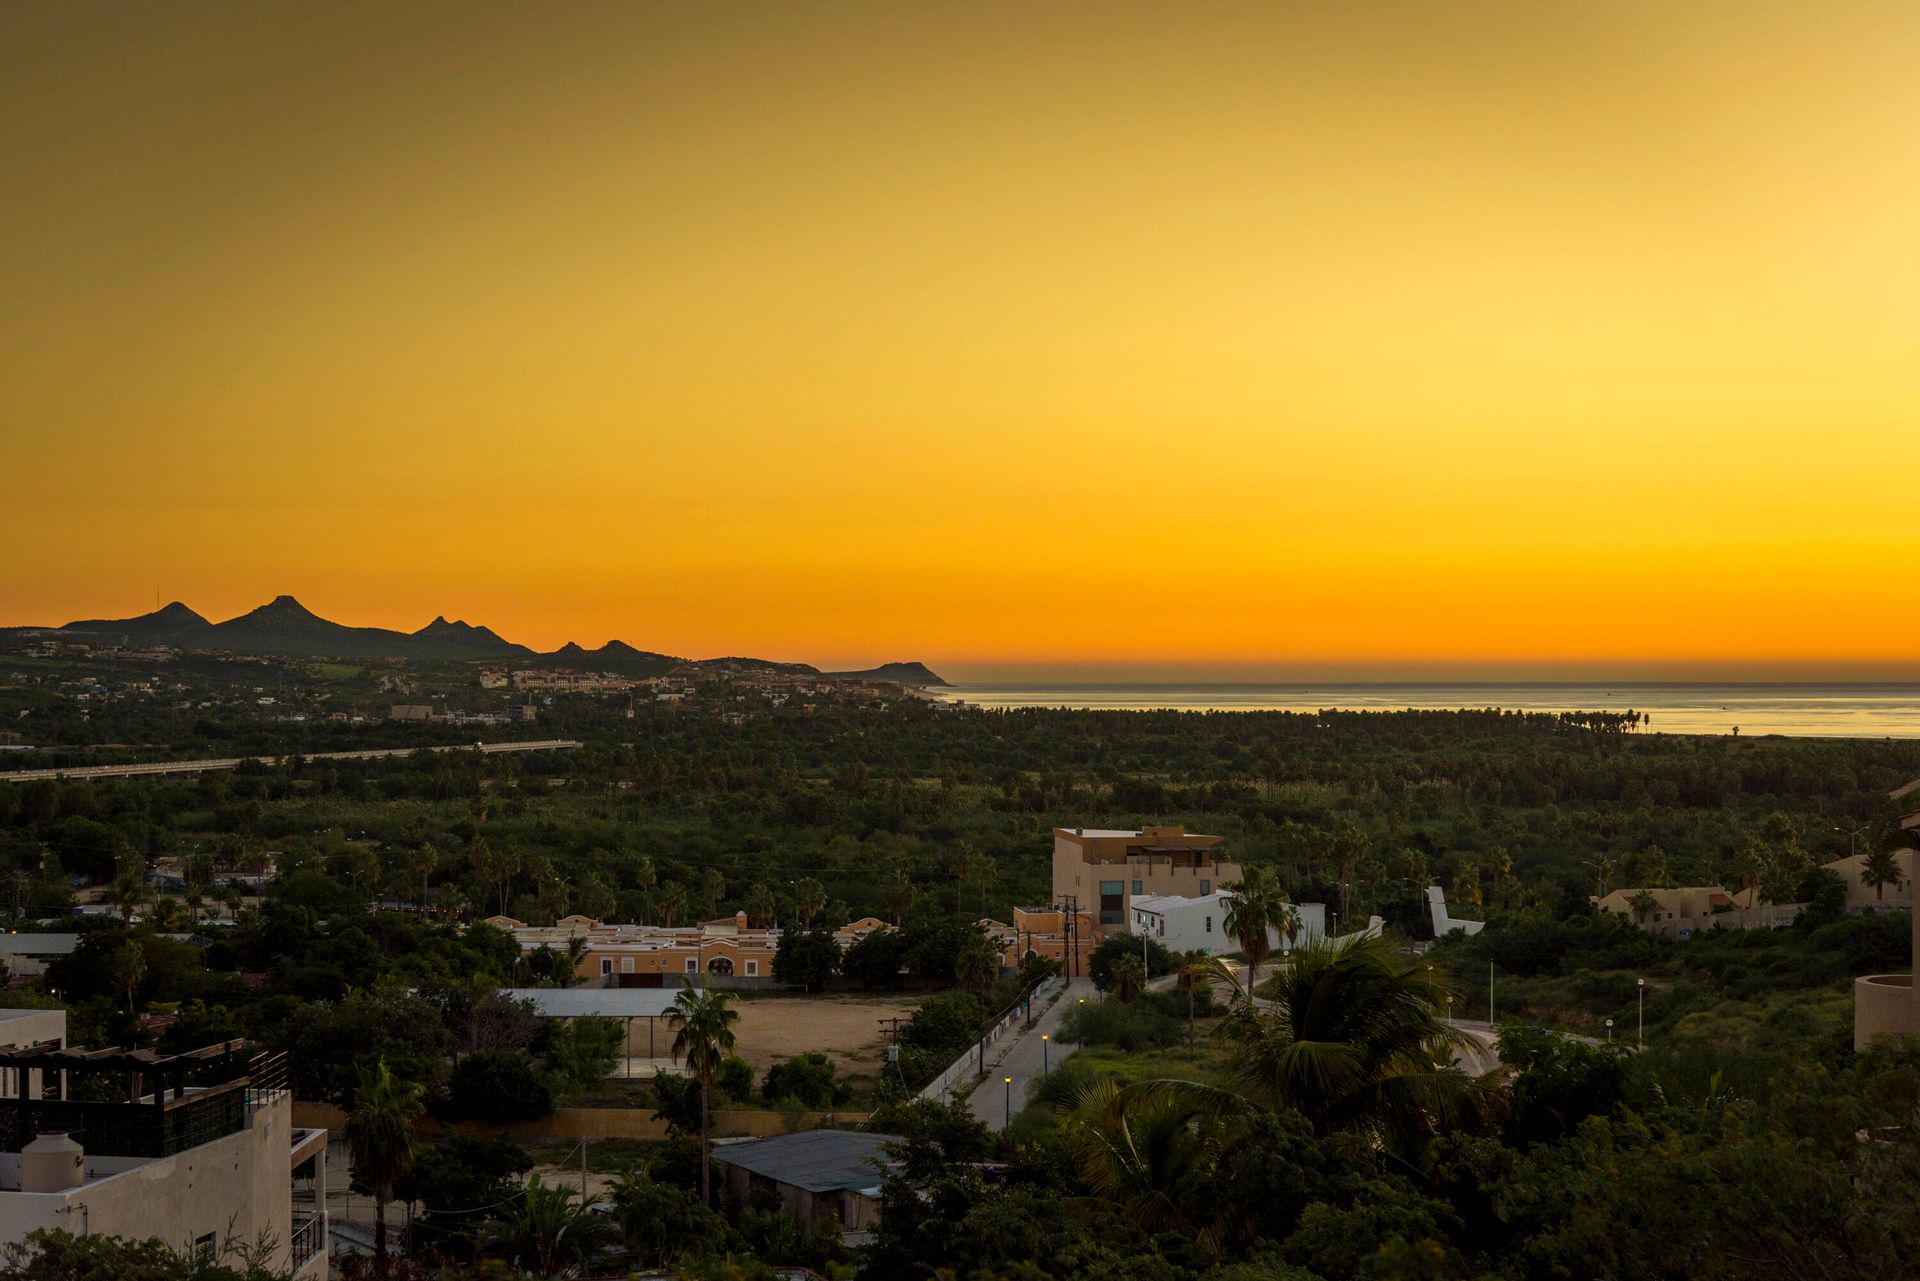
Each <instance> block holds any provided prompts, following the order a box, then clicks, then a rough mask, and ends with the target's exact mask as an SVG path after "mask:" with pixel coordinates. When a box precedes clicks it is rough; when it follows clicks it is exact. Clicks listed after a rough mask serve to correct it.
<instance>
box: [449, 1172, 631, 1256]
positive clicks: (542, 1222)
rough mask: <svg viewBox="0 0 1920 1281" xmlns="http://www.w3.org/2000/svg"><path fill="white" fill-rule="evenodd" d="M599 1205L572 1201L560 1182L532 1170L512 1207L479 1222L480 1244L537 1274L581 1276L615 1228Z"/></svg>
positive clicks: (592, 1201) (610, 1240) (608, 1242)
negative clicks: (549, 1181) (546, 1179)
mask: <svg viewBox="0 0 1920 1281" xmlns="http://www.w3.org/2000/svg"><path fill="white" fill-rule="evenodd" d="M598 1205H599V1198H598V1197H592V1196H589V1197H584V1198H582V1199H580V1200H578V1201H576V1200H575V1199H574V1194H573V1193H572V1192H570V1191H568V1190H567V1189H566V1188H565V1187H564V1186H562V1185H560V1184H557V1183H556V1184H552V1185H548V1184H546V1183H543V1182H541V1180H540V1176H539V1175H537V1174H536V1175H534V1176H533V1177H532V1178H531V1179H529V1180H527V1186H526V1190H525V1191H524V1192H523V1193H522V1195H521V1197H520V1203H519V1204H518V1205H517V1206H515V1207H514V1208H513V1210H512V1211H510V1212H509V1213H507V1214H503V1215H499V1216H497V1217H495V1218H492V1219H489V1220H487V1221H486V1222H485V1223H483V1224H481V1225H480V1248H481V1250H482V1251H483V1252H485V1253H487V1254H491V1255H496V1256H498V1257H500V1258H504V1259H505V1260H506V1261H507V1262H508V1263H510V1264H512V1265H513V1266H514V1267H516V1268H520V1269H523V1270H525V1271H526V1272H529V1273H531V1274H532V1275H534V1276H536V1277H541V1278H546V1277H555V1276H562V1275H567V1274H569V1273H577V1274H579V1275H585V1274H586V1272H587V1271H588V1269H589V1268H591V1266H592V1264H593V1259H594V1256H595V1255H597V1254H599V1253H600V1251H601V1250H603V1249H604V1248H606V1247H607V1246H609V1245H611V1244H613V1241H614V1239H615V1237H616V1236H617V1235H618V1233H619V1228H618V1227H616V1226H615V1224H614V1222H613V1220H612V1219H610V1218H608V1217H607V1216H606V1215H604V1214H601V1213H600V1212H599V1210H598V1209H597V1208H596V1207H597V1206H598Z"/></svg>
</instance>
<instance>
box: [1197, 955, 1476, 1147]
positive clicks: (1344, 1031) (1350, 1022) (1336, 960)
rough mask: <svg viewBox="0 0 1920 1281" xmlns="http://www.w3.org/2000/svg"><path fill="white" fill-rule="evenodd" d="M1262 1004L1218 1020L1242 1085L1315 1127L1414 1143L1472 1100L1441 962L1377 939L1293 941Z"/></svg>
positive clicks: (1238, 1005)
mask: <svg viewBox="0 0 1920 1281" xmlns="http://www.w3.org/2000/svg"><path fill="white" fill-rule="evenodd" d="M1275 985H1276V986H1277V988H1278V991H1277V992H1276V993H1275V995H1274V996H1273V998H1272V1000H1271V1002H1270V1003H1269V1004H1268V1005H1267V1006H1266V1007H1264V1008H1256V1007H1255V1006H1254V1005H1253V1004H1252V1003H1251V1002H1238V1003H1236V1005H1235V1008H1234V1010H1233V1011H1232V1012H1231V1013H1230V1014H1229V1015H1228V1016H1227V1019H1226V1022H1225V1023H1224V1024H1223V1025H1222V1028H1221V1031H1222V1034H1223V1035H1224V1036H1225V1037H1226V1038H1227V1040H1228V1041H1229V1042H1230V1043H1231V1044H1232V1045H1233V1047H1234V1052H1233V1066H1234V1070H1235V1074H1236V1076H1237V1077H1238V1079H1239V1083H1240V1086H1241V1088H1242V1089H1243V1090H1244V1091H1245V1092H1246V1094H1247V1095H1248V1096H1249V1097H1251V1098H1252V1099H1254V1100H1255V1101H1256V1102H1259V1103H1262V1104H1264V1105H1266V1106H1268V1107H1273V1108H1293V1109H1295V1110H1297V1111H1299V1112H1300V1113H1301V1114H1302V1115H1304V1116H1305V1117H1306V1118H1307V1119H1308V1121H1310V1122H1311V1123H1312V1124H1313V1126H1314V1128H1315V1130H1317V1131H1318V1132H1320V1133H1322V1134H1329V1133H1334V1132H1337V1131H1354V1132H1359V1133H1364V1134H1367V1135H1369V1136H1370V1137H1372V1138H1374V1139H1376V1140H1379V1141H1382V1142H1389V1143H1391V1142H1414V1141H1417V1140H1419V1139H1421V1138H1423V1137H1425V1136H1427V1135H1429V1134H1430V1133H1431V1132H1432V1129H1433V1126H1434V1124H1435V1122H1436V1121H1438V1120H1441V1119H1444V1118H1446V1117H1448V1116H1451V1115H1453V1114H1454V1113H1455V1112H1457V1111H1458V1110H1459V1109H1461V1108H1462V1107H1464V1106H1465V1105H1466V1104H1467V1103H1468V1102H1469V1101H1470V1096H1471V1091H1472V1089H1473V1082H1472V1080H1471V1078H1469V1077H1467V1076H1466V1075H1465V1074H1464V1073H1462V1072H1461V1071H1460V1070H1459V1069H1458V1068H1456V1067H1454V1066H1453V1065H1452V1062H1451V1059H1452V1050H1453V1047H1454V1046H1456V1045H1458V1044H1459V1043H1460V1042H1461V1040H1462V1037H1461V1034H1460V1033H1459V1032H1458V1031H1457V1030H1456V1029H1455V1028H1453V1027H1452V1026H1451V1025H1450V1024H1449V1023H1448V1022H1447V1019H1446V1009H1447V996H1448V988H1447V975H1446V972H1445V971H1443V970H1440V969H1437V968H1435V967H1434V966H1432V965H1429V964H1427V963H1426V962H1424V961H1421V960H1418V959H1415V958H1410V957H1407V956H1404V955H1402V954H1401V953H1399V952H1398V951H1396V950H1395V949H1394V947H1393V946H1392V945H1391V944H1389V943H1387V942H1386V941H1385V940H1384V939H1380V938H1370V937H1364V936H1363V937H1357V938H1351V939H1348V940H1346V941H1344V942H1339V943H1329V942H1318V943H1313V944H1310V945H1309V946H1307V947H1305V948H1303V949H1301V950H1299V951H1296V952H1295V953H1294V955H1293V963H1292V964H1291V965H1289V966H1288V967H1287V968H1286V969H1284V970H1282V971H1281V972H1280V976H1279V977H1278V978H1277V979H1276V980H1275Z"/></svg>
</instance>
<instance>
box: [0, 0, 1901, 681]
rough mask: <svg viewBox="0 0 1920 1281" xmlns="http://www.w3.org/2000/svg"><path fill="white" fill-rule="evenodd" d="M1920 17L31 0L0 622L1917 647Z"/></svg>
mask: <svg viewBox="0 0 1920 1281" xmlns="http://www.w3.org/2000/svg"><path fill="white" fill-rule="evenodd" d="M1917 66H1920V5H1915V4H1913V3H1911V0H1887V2H1885V3H1847V2H1845V0H1840V2H1837V3H1832V4H1820V5H1808V4H1804V3H1766V2H1761V0H1741V2H1740V3H1703V2H1695V3H1686V4H1674V3H1671V0H1662V2H1660V3H1628V2H1625V0H1609V2H1608V3H1605V4H1584V3H1579V4H1577V3H1545V4H1543V3H1539V2H1538V0H1525V2H1520V0H1513V2H1508V3H1478V4H1436V3H1431V2H1430V0H1420V2H1414V0H1405V2H1401V3H1342V4H1337V5H1325V4H1314V5H1306V4H1296V5H1283V4H1274V3H1263V4H1179V5H1171V4H1153V5H1133V4H1120V3H1111V2H1107V3H1097V4H1092V3H1090V4H1030V3H1022V4H1004V5H996V4H966V5H933V4H909V5H902V4H897V3H885V4H880V3H876V4H832V5H806V4H794V3H768V4H745V3H742V4H728V5H703V4H673V5H665V4H661V5H644V4H638V3H621V4H610V5H588V4H563V5H541V6H533V5H517V4H516V5H507V6H489V5H483V4H474V3H460V4H449V5H446V6H444V7H440V8H434V7H432V6H429V5H424V4H410V5H399V6H396V5H387V4H380V5H370V6H355V5H350V4H324V5H322V4H310V5H258V4H251V3H249V4H234V5H215V4H193V5H143V6H129V5H113V6H109V7H106V8H101V9H92V8H89V7H88V6H85V5H81V4H70V3H61V4H43V5H14V6H9V7H8V8H7V9H6V10H5V12H4V14H0V297H3V298H4V302H3V303H0V353H4V356H3V357H0V447H3V451H0V508H3V509H4V511H5V512H6V514H7V520H6V522H5V530H6V533H5V539H6V544H7V547H6V553H5V560H4V565H5V569H4V571H0V622H36V623H49V622H60V621H64V620H65V619H67V618H69V617H76V616H89V615H101V614H125V613H137V612H140V611H142V610H144V609H150V608H152V606H153V604H154V597H155V592H156V590H157V591H158V593H159V594H160V596H161V598H162V599H173V598H176V597H177V598H181V599H184V600H186V601H188V602H189V603H190V604H192V605H194V606H195V607H196V608H199V609H200V610H201V611H202V612H203V613H207V614H209V615H210V616H213V617H215V618H220V617H225V616H228V615H230V614H234V613H238V612H240V611H242V610H244V609H247V608H249V607H251V606H253V605H255V604H258V603H260V602H261V601H263V600H265V599H267V598H268V597H270V596H272V595H274V594H276V593H278V592H283V591H286V592H292V593H294V594H296V595H298V596H299V597H300V598H301V599H302V600H303V601H304V602H305V603H307V604H308V605H309V606H311V607H312V608H314V609H316V610H317V611H319V612H321V613H323V614H326V615H328V616H330V617H334V618H338V619H341V620H343V621H348V622H356V623H375V624H381V625H385V626H397V627H407V628H411V627H417V626H419V625H420V624H422V623H424V622H425V621H427V619H428V618H430V617H431V616H432V615H433V614H435V613H440V612H444V613H446V614H448V615H449V616H462V617H466V618H468V619H470V620H475V621H483V622H487V623H490V624H492V625H493V626H495V627H496V628H497V629H499V630H500V631H502V632H503V633H505V634H506V635H508V636H510V637H512V638H514V639H518V640H523V641H526V642H528V643H531V644H537V645H552V644H558V643H559V642H561V641H564V640H568V639H577V640H580V641H582V642H585V643H588V644H595V643H598V642H599V641H601V640H604V639H606V638H607V637H608V636H620V637H623V638H625V639H627V640H629V641H631V642H633V643H635V644H639V645H643V646H646V647H649V648H655V649H661V650H666V651H669V652H674V653H684V654H692V655H709V654H716V653H751V654H758V655H764V656H767V657H779V658H795V659H805V660H810V661H815V662H821V663H842V662H846V663H854V662H860V663H864V662H869V661H878V660H884V659H893V658H921V659H925V660H926V661H928V662H930V663H932V664H934V665H935V666H936V667H942V668H943V669H945V670H949V671H957V672H959V673H961V674H963V675H965V674H975V673H978V674H985V673H989V672H992V671H995V670H1003V669H997V668H996V666H995V665H996V664H1016V665H1020V666H1022V667H1024V668H1027V669H1032V668H1034V667H1035V666H1036V665H1038V666H1045V665H1048V664H1054V663H1060V662H1064V661H1068V660H1088V661H1097V662H1102V663H1107V664H1124V665H1128V668H1127V670H1133V671H1140V670H1145V669H1147V668H1152V667H1154V666H1156V665H1161V664H1176V663H1188V662H1197V663H1213V664H1224V665H1226V666H1222V667H1218V668H1215V669H1213V670H1219V671H1229V670H1231V671H1234V672H1243V671H1248V670H1254V669H1258V670H1269V668H1267V667H1265V666H1262V665H1278V666H1276V667H1273V668H1271V670H1276V671H1278V670H1296V671H1310V670H1333V669H1334V668H1335V667H1336V666H1337V667H1338V668H1339V670H1342V671H1353V670H1359V668H1364V667H1365V665H1367V664H1372V663H1381V664H1385V665H1387V666H1383V667H1382V668H1381V669H1380V670H1382V671H1387V670H1393V671H1395V672H1396V673H1398V674H1405V673H1407V672H1419V671H1422V670H1428V669H1431V670H1433V671H1435V672H1440V671H1443V670H1444V671H1447V672H1457V671H1459V670H1461V669H1462V668H1463V665H1464V666H1474V665H1479V664H1488V665H1491V666H1489V667H1487V668H1486V670H1489V671H1493V670H1501V665H1502V664H1514V665H1517V666H1515V667H1514V668H1513V670H1521V669H1522V668H1524V670H1526V671H1529V672H1534V673H1538V672H1542V671H1553V670H1565V671H1567V672H1569V673H1571V672H1575V671H1583V672H1584V671H1605V670H1619V671H1623V672H1624V671H1628V670H1647V669H1648V668H1649V666H1650V665H1658V664H1680V665H1683V666H1685V665H1691V667H1692V668H1697V669H1698V670H1701V671H1711V670H1725V671H1727V672H1730V673H1731V672H1735V671H1737V672H1739V673H1741V674H1746V675H1752V674H1755V673H1758V672H1764V671H1770V670H1778V671H1780V672H1782V673H1787V672H1791V673H1793V674H1797V675H1805V674H1808V673H1810V672H1817V671H1826V672H1833V673H1836V674H1905V675H1908V676H1920V662H1916V661H1915V660H1916V659H1917V658H1920V595H1917V594H1916V593H1915V592H1914V591H1913V586H1914V583H1915V577H1914V566H1915V565H1916V564H1917V563H1920V485H1917V484H1916V480H1917V479H1920V240H1917V239H1916V229H1920V128H1916V124H1915V122H1916V121H1920V75H1916V74H1915V68H1916V67H1917ZM1356 664H1357V665H1359V668H1356V667H1355V665H1356Z"/></svg>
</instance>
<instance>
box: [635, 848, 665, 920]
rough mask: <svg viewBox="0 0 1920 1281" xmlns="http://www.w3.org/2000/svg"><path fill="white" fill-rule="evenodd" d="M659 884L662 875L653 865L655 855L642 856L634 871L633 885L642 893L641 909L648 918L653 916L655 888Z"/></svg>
mask: <svg viewBox="0 0 1920 1281" xmlns="http://www.w3.org/2000/svg"><path fill="white" fill-rule="evenodd" d="M659 883H660V873H659V870H658V869H656V868H655V867H654V865H653V855H651V854H642V855H641V856H640V862H639V864H638V865H636V866H635V867H634V869H633V884H634V888H636V889H638V890H639V891H640V903H641V907H642V909H643V910H644V914H645V915H647V916H652V915H653V887H654V886H656V885H658V884H659Z"/></svg>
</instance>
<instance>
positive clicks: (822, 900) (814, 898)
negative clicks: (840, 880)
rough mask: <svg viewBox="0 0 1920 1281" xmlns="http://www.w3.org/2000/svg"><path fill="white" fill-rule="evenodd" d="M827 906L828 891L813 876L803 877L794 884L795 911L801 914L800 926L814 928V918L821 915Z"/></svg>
mask: <svg viewBox="0 0 1920 1281" xmlns="http://www.w3.org/2000/svg"><path fill="white" fill-rule="evenodd" d="M826 906H827V890H826V887H825V886H824V885H822V884H820V882H818V881H816V880H814V879H813V878H812V877H811V876H803V877H801V878H800V879H799V880H798V881H796V882H794V886H793V910H794V911H796V912H798V913H799V914H800V924H801V925H803V926H805V927H806V928H808V929H812V928H813V918H814V917H816V916H818V915H820V913H821V912H822V911H824V910H825V909H826Z"/></svg>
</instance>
